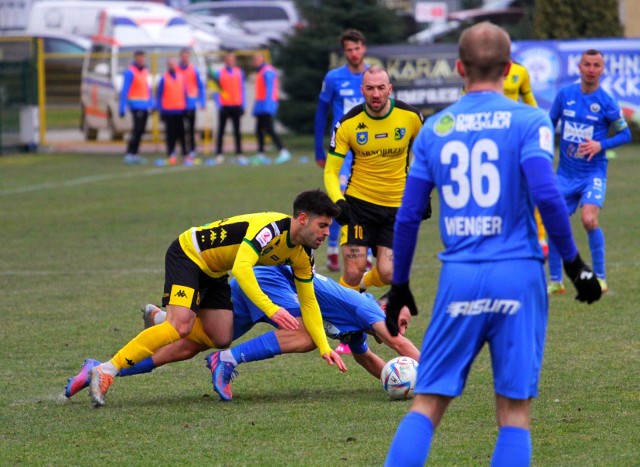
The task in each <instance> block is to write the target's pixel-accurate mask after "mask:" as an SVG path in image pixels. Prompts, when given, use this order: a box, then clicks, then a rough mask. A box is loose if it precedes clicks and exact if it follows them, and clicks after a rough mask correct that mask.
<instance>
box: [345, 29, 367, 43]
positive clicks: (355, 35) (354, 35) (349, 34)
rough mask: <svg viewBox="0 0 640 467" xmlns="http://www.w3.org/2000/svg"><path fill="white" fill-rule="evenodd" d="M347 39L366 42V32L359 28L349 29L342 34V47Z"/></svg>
mask: <svg viewBox="0 0 640 467" xmlns="http://www.w3.org/2000/svg"><path fill="white" fill-rule="evenodd" d="M345 41H351V42H362V43H363V44H364V43H365V40H364V34H362V33H361V32H360V31H358V30H357V29H347V30H346V31H344V32H343V33H342V34H340V45H342V47H344V43H345Z"/></svg>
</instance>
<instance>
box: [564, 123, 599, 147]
mask: <svg viewBox="0 0 640 467" xmlns="http://www.w3.org/2000/svg"><path fill="white" fill-rule="evenodd" d="M562 139H563V140H565V141H569V142H571V143H582V142H584V141H586V140H587V139H593V126H592V125H585V124H584V123H578V122H565V124H564V129H563V131H562Z"/></svg>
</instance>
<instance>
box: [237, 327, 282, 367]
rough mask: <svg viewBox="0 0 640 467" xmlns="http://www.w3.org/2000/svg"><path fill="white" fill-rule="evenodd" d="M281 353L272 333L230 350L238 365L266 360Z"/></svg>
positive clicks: (274, 334)
mask: <svg viewBox="0 0 640 467" xmlns="http://www.w3.org/2000/svg"><path fill="white" fill-rule="evenodd" d="M281 353H282V351H281V350H280V344H278V339H277V338H276V333H275V332H274V331H271V332H268V333H266V334H263V335H261V336H258V337H254V338H253V339H251V340H249V341H247V342H244V343H242V344H240V345H236V346H235V347H233V348H232V349H231V354H232V355H233V358H235V359H236V362H238V364H240V363H249V362H255V361H257V360H266V359H267V358H273V357H275V356H276V355H280V354H281Z"/></svg>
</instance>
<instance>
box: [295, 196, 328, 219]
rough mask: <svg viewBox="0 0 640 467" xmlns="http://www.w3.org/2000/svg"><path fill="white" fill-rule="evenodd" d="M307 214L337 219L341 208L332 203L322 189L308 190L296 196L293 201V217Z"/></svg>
mask: <svg viewBox="0 0 640 467" xmlns="http://www.w3.org/2000/svg"><path fill="white" fill-rule="evenodd" d="M303 212H306V213H307V214H309V215H310V216H329V217H336V216H337V215H338V214H340V208H339V207H338V206H337V205H336V204H335V203H334V202H333V201H331V198H329V195H328V194H326V193H325V192H324V191H322V190H320V189H315V190H307V191H303V192H302V193H300V194H299V195H298V196H296V199H295V200H294V201H293V217H294V218H296V217H298V216H299V215H300V214H301V213H303Z"/></svg>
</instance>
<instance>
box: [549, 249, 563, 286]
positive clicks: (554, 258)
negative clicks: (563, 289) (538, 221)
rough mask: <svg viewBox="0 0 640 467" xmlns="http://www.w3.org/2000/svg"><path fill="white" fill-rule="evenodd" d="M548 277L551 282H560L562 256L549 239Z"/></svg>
mask: <svg viewBox="0 0 640 467" xmlns="http://www.w3.org/2000/svg"><path fill="white" fill-rule="evenodd" d="M547 261H549V278H550V279H551V281H552V282H562V258H561V257H560V253H559V252H558V249H557V248H556V246H555V245H554V244H553V241H552V240H551V239H549V257H548V259H547Z"/></svg>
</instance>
